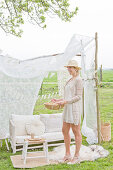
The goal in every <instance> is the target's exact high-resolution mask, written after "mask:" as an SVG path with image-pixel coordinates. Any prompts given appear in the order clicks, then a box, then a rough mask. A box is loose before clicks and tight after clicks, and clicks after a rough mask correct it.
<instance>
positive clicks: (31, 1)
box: [0, 0, 78, 36]
mask: <svg viewBox="0 0 113 170" xmlns="http://www.w3.org/2000/svg"><path fill="white" fill-rule="evenodd" d="M69 7H70V4H69V0H0V27H1V28H2V29H3V30H4V31H5V32H6V33H10V34H13V35H15V36H21V34H22V32H23V31H22V30H21V28H20V27H21V25H22V24H24V21H25V17H24V15H27V18H28V20H30V21H31V22H32V23H33V24H38V26H40V27H42V28H46V18H47V16H49V17H51V16H54V15H57V16H58V17H59V18H60V19H61V20H63V21H70V20H71V18H72V17H73V16H74V15H76V14H77V11H78V7H75V10H73V11H70V10H69Z"/></svg>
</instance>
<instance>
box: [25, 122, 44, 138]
mask: <svg viewBox="0 0 113 170" xmlns="http://www.w3.org/2000/svg"><path fill="white" fill-rule="evenodd" d="M26 131H27V134H28V135H31V133H33V134H34V135H35V136H40V135H42V134H44V132H45V125H44V123H43V122H42V121H40V120H33V121H32V122H31V123H26Z"/></svg>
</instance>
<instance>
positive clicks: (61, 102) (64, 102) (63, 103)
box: [56, 100, 67, 105]
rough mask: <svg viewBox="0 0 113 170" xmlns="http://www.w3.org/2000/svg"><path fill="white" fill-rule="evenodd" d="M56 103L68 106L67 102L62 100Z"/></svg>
mask: <svg viewBox="0 0 113 170" xmlns="http://www.w3.org/2000/svg"><path fill="white" fill-rule="evenodd" d="M56 103H57V104H59V105H65V104H67V101H66V100H61V101H57V102H56Z"/></svg>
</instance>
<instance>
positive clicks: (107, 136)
mask: <svg viewBox="0 0 113 170" xmlns="http://www.w3.org/2000/svg"><path fill="white" fill-rule="evenodd" d="M101 135H102V140H103V141H110V140H111V123H109V122H105V123H103V122H102V123H101Z"/></svg>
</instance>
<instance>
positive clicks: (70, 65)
mask: <svg viewBox="0 0 113 170" xmlns="http://www.w3.org/2000/svg"><path fill="white" fill-rule="evenodd" d="M64 67H75V68H77V69H79V70H80V69H81V67H79V66H78V63H77V61H76V60H69V62H68V64H67V65H66V66H64Z"/></svg>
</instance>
